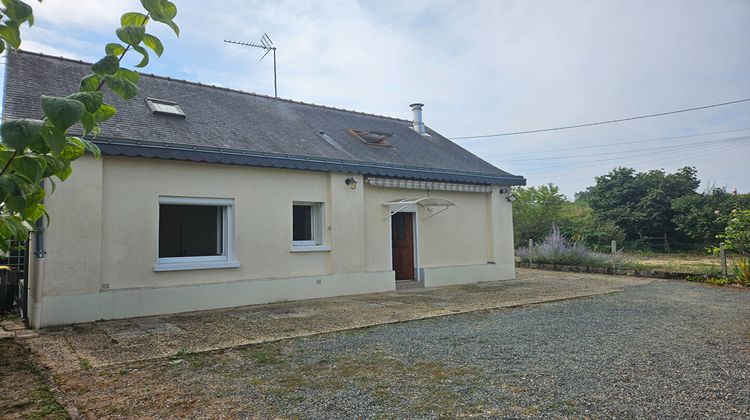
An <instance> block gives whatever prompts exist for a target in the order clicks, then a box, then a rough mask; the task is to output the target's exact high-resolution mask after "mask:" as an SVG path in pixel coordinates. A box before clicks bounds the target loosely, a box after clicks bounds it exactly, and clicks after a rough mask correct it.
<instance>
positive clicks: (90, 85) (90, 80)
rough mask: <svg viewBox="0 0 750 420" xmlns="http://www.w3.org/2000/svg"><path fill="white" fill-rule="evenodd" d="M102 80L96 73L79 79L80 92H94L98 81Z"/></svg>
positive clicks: (97, 86)
mask: <svg viewBox="0 0 750 420" xmlns="http://www.w3.org/2000/svg"><path fill="white" fill-rule="evenodd" d="M101 82H102V79H101V77H99V76H98V75H96V74H90V75H88V76H86V77H84V78H83V79H81V88H80V89H79V90H80V91H81V92H95V91H96V90H97V89H99V83H101Z"/></svg>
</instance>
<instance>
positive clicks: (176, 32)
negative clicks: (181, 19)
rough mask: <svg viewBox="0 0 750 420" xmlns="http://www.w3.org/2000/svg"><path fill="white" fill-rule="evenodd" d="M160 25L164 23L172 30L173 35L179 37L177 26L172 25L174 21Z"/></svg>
mask: <svg viewBox="0 0 750 420" xmlns="http://www.w3.org/2000/svg"><path fill="white" fill-rule="evenodd" d="M162 23H164V24H165V25H167V26H169V27H170V28H172V30H173V31H174V33H175V35H177V36H180V27H179V26H177V24H176V23H174V21H172V20H168V21H166V22H162Z"/></svg>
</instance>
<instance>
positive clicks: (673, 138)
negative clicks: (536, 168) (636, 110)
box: [485, 127, 750, 157]
mask: <svg viewBox="0 0 750 420" xmlns="http://www.w3.org/2000/svg"><path fill="white" fill-rule="evenodd" d="M747 130H750V127H745V128H736V129H732V130H721V131H706V132H704V133H696V134H686V135H682V136H670V137H651V138H648V139H643V140H630V141H622V142H618V143H602V144H592V145H589V146H573V147H558V148H557V149H544V150H535V151H532V152H517V153H498V154H493V155H487V156H485V157H497V156H504V157H513V156H522V155H538V154H540V153H552V152H562V151H566V150H580V149H599V148H602V147H610V146H621V145H624V144H628V145H629V144H633V143H653V142H656V141H664V140H675V139H685V138H689V137H701V136H709V135H712V134H725V133H735V132H737V131H747Z"/></svg>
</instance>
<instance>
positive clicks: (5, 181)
mask: <svg viewBox="0 0 750 420" xmlns="http://www.w3.org/2000/svg"><path fill="white" fill-rule="evenodd" d="M13 187H14V184H13V178H12V177H11V175H10V174H5V175H3V176H0V202H5V199H6V198H7V197H8V194H10V193H11V191H12V189H13ZM0 214H2V213H0Z"/></svg>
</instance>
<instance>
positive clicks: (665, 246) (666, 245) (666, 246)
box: [664, 232, 669, 254]
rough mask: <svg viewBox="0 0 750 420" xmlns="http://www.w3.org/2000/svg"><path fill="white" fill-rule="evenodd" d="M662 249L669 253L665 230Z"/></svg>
mask: <svg viewBox="0 0 750 420" xmlns="http://www.w3.org/2000/svg"><path fill="white" fill-rule="evenodd" d="M664 250H665V251H667V254H669V240H668V239H667V232H664Z"/></svg>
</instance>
